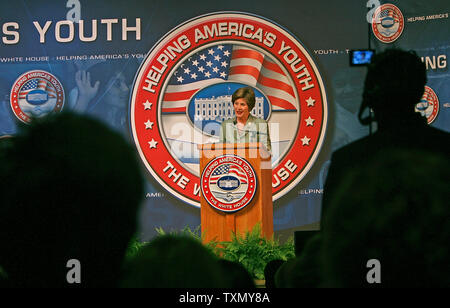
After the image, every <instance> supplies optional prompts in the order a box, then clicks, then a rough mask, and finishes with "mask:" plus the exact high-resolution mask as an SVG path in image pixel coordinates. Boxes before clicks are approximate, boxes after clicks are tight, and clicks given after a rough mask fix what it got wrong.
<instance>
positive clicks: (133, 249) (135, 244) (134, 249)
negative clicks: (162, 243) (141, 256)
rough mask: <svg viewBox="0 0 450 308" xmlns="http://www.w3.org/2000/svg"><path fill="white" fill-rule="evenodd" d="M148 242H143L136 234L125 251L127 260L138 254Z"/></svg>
mask: <svg viewBox="0 0 450 308" xmlns="http://www.w3.org/2000/svg"><path fill="white" fill-rule="evenodd" d="M147 243H148V242H141V241H140V240H139V239H138V238H137V237H136V236H134V237H133V238H132V239H131V240H130V243H129V244H128V248H127V250H126V252H125V260H130V259H132V258H134V256H136V254H137V253H138V252H139V250H140V249H141V248H142V247H144V246H145V245H147Z"/></svg>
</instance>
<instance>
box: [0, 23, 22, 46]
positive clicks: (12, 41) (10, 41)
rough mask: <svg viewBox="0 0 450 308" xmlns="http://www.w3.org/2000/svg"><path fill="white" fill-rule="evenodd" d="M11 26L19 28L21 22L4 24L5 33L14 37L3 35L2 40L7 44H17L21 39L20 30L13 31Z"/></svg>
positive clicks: (15, 28)
mask: <svg viewBox="0 0 450 308" xmlns="http://www.w3.org/2000/svg"><path fill="white" fill-rule="evenodd" d="M11 28H12V29H14V30H19V24H18V23H17V22H6V23H4V24H3V27H2V30H3V34H5V35H7V36H12V38H8V37H7V36H3V37H2V41H3V43H4V44H6V45H12V44H17V43H18V42H19V39H20V35H19V32H17V31H13V30H12V29H11Z"/></svg>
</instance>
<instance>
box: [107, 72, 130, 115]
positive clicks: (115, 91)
mask: <svg viewBox="0 0 450 308" xmlns="http://www.w3.org/2000/svg"><path fill="white" fill-rule="evenodd" d="M108 88H109V89H108V90H107V92H106V94H107V96H108V97H107V98H108V102H109V103H110V104H112V105H115V106H118V107H119V106H120V107H122V106H125V105H126V104H127V102H128V96H129V94H130V88H129V86H128V84H127V83H126V80H125V76H124V75H123V74H122V73H120V72H119V73H116V74H115V75H114V76H113V78H111V80H110V81H109V84H108Z"/></svg>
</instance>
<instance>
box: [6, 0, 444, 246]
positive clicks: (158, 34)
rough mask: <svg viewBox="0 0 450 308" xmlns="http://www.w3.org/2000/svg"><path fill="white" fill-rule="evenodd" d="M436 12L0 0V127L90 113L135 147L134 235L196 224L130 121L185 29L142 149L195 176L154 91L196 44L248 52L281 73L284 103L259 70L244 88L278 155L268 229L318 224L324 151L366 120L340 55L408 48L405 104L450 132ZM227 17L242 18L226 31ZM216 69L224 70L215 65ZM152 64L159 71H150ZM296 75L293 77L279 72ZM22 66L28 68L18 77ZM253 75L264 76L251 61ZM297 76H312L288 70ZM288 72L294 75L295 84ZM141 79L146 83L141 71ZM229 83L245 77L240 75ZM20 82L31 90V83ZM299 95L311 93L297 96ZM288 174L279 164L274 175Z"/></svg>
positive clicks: (358, 78)
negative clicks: (422, 69)
mask: <svg viewBox="0 0 450 308" xmlns="http://www.w3.org/2000/svg"><path fill="white" fill-rule="evenodd" d="M219 12H228V17H227V18H229V19H228V21H227V22H228V23H227V22H225V23H224V24H226V26H224V28H223V29H222V30H223V31H225V32H226V31H228V32H227V33H225V34H223V37H221V36H222V35H221V34H220V31H221V30H220V23H219V22H220V18H222V17H224V16H225V15H226V14H225V15H224V14H223V13H219ZM449 12H450V5H449V2H448V1H445V0H431V1H421V2H418V1H412V0H411V1H409V0H402V1H389V2H387V1H374V0H369V1H365V0H362V1H361V0H351V1H340V2H337V1H333V2H331V1H320V0H319V1H303V0H301V1H299V0H295V1H287V0H280V1H267V0H259V1H235V0H229V1H225V2H222V1H203V0H198V1H190V2H186V1H174V0H164V1H142V0H129V1H118V0H108V1H106V0H96V1H84V0H79V1H78V0H68V1H66V0H61V1H50V0H38V1H25V0H21V1H2V3H1V4H0V36H1V39H0V95H1V96H0V135H13V134H15V132H16V129H17V124H18V123H19V122H25V123H26V122H27V121H29V117H30V116H45V115H46V114H48V113H50V112H60V111H61V110H70V109H72V110H76V111H77V112H81V113H87V114H91V115H92V116H94V117H96V118H98V119H100V120H101V121H104V122H105V123H106V124H107V125H109V126H111V127H112V128H114V129H116V130H117V131H119V132H121V133H122V134H123V135H124V137H125V138H127V139H128V140H129V141H130V143H132V144H134V145H135V146H136V155H138V156H139V157H140V159H141V160H142V168H143V170H144V173H145V174H146V195H145V196H143V199H144V202H143V207H142V211H141V213H140V225H141V230H140V232H141V236H142V238H143V239H148V238H151V237H152V236H153V235H154V234H155V228H156V227H162V228H163V229H166V230H169V229H181V228H183V227H185V226H191V227H193V228H194V227H196V226H198V225H199V224H200V209H199V206H198V205H197V204H196V201H195V200H194V199H195V196H194V197H192V198H193V199H192V198H191V197H189V196H188V193H186V196H183V192H182V191H180V189H179V188H173V185H174V184H180V182H178V183H171V181H172V180H173V179H171V178H168V176H167V174H165V172H164V171H161V170H159V169H157V167H154V166H153V165H152V164H153V162H152V160H160V159H163V160H164V159H166V158H165V157H161V156H160V155H162V154H151V152H148V151H149V148H151V147H152V145H151V144H150V147H147V148H145V149H143V141H142V140H140V137H139V134H140V133H139V129H138V125H141V124H142V123H140V122H139V121H140V117H141V115H142V112H143V111H138V109H137V106H138V105H139V104H140V103H141V101H139V99H140V96H139V95H140V93H139V91H141V90H142V85H141V84H142V82H143V81H144V82H145V76H147V77H148V76H149V75H148V69H149V68H151V65H153V64H154V63H155V62H152V61H156V60H155V59H157V56H158V55H160V54H161V50H163V49H162V48H163V47H164V44H165V42H166V41H170V40H173V41H174V42H175V41H177V39H179V38H180V35H182V34H183V33H188V32H187V31H188V30H189V27H192V31H193V32H192V33H193V35H194V34H196V35H197V36H196V39H195V41H194V39H189V45H190V46H187V44H185V45H184V47H186V48H184V47H180V45H182V44H183V40H179V41H178V43H179V45H178V46H176V45H174V46H175V47H174V48H175V49H177V50H178V51H177V50H175V49H172V52H173V53H172V54H170V53H166V57H165V58H161V59H166V64H167V70H166V71H164V72H161V73H162V74H161V76H159V75H158V74H157V73H155V71H153V73H154V74H155V75H153V77H154V79H155V80H156V79H158V77H157V76H159V77H161V81H158V82H156V81H155V84H158V86H159V83H160V85H161V89H158V91H160V93H159V94H160V95H159V101H158V100H155V101H153V102H152V103H153V104H154V105H153V106H152V107H153V108H156V110H154V111H155V116H156V119H155V120H154V121H153V120H152V121H153V122H152V123H153V124H152V125H155V126H154V127H153V126H152V129H153V128H155V129H156V128H157V129H158V131H159V135H158V136H159V137H161V138H162V139H161V140H160V139H153V140H151V139H149V140H148V141H154V142H158V143H157V144H156V143H154V144H153V146H154V147H157V146H158V147H159V146H165V147H166V148H167V151H168V152H169V153H171V155H172V156H173V159H174V161H176V162H177V163H179V165H180V166H182V167H183V168H185V170H183V172H184V173H183V172H181V171H182V170H180V169H178V171H180V172H181V173H183V175H184V174H186V175H189V176H192V177H193V178H195V177H196V175H195V173H196V170H197V169H196V168H198V166H196V164H197V163H196V159H198V157H197V156H196V155H195V154H193V155H191V156H189V157H187V156H183V155H184V154H179V153H178V152H177V147H179V146H180V145H179V144H178V143H177V141H180V140H179V139H177V137H176V134H175V135H173V134H172V135H171V133H170V132H171V129H172V128H173V127H174V124H173V122H177V121H178V120H177V119H178V118H177V117H183V121H184V120H185V118H186V117H187V118H188V117H189V116H188V115H187V114H186V112H185V109H186V108H187V107H186V105H184V107H182V108H185V109H176V108H175V109H173V110H172V111H170V110H168V109H167V110H166V109H164V108H166V107H167V106H168V105H164V104H166V101H165V100H166V97H167V96H165V94H167V93H168V92H169V90H170V89H171V87H170V85H171V84H170V80H169V79H170V77H173V78H175V77H174V76H176V74H175V71H176V70H177V69H181V68H183V66H182V65H188V64H189V63H191V62H189V61H191V60H189V57H195V56H198V57H200V56H201V54H200V51H202V50H204V51H207V48H210V49H214V48H215V49H214V52H216V53H218V52H219V50H218V48H219V46H221V44H224V45H226V44H228V45H226V46H228V48H230V49H229V52H230V54H233V53H234V55H237V54H238V52H236V50H237V49H238V48H237V47H239V46H243V47H245V48H249V49H252V50H256V51H258V52H259V53H260V54H262V55H263V56H264V57H266V58H267V60H271V61H272V62H273V63H276V64H277V65H278V67H279V68H281V70H282V71H283V72H284V73H285V76H286V77H285V78H287V79H286V80H287V83H288V84H289V85H290V86H291V89H293V92H292V93H293V94H292V95H293V101H292V107H289V106H290V105H289V106H288V107H286V105H283V104H281V103H279V104H276V103H274V102H275V99H272V97H273V96H276V95H275V94H274V93H275V92H274V91H275V90H273V88H272V90H267V87H265V85H263V84H262V82H261V80H260V79H259V80H258V81H257V83H256V86H255V84H254V86H255V87H257V88H258V87H259V89H262V90H261V92H262V94H263V95H265V97H266V98H267V97H269V98H268V102H269V104H271V112H272V113H271V118H270V119H271V120H270V121H269V122H270V123H271V124H274V127H275V130H274V131H273V132H274V133H277V134H278V135H277V136H276V137H275V138H273V139H274V141H275V148H276V149H277V150H276V151H275V152H276V153H275V154H276V155H275V156H277V157H278V161H277V160H276V159H274V161H273V167H274V178H273V181H274V183H275V184H276V182H277V180H280V183H281V184H280V186H279V187H281V188H280V189H278V188H277V187H274V228H275V232H283V231H293V230H308V229H309V230H310V229H318V228H319V225H320V214H321V197H322V194H323V184H324V180H325V177H326V173H327V167H328V164H329V158H330V155H331V152H332V151H333V150H335V149H337V148H338V147H341V146H343V145H344V144H346V143H348V142H350V141H353V140H355V139H358V138H360V137H362V136H365V135H367V134H368V133H369V129H368V127H364V126H361V125H360V124H359V122H358V120H357V117H356V115H357V112H358V109H359V105H360V101H361V94H362V85H363V81H364V75H365V68H364V67H350V66H349V61H348V58H349V56H348V52H349V50H351V49H360V48H369V47H371V48H373V49H375V50H376V51H381V50H384V49H385V48H389V47H394V46H395V47H400V48H404V49H414V50H415V51H416V52H417V53H418V54H419V56H421V57H422V58H423V61H424V62H425V63H426V65H427V71H428V84H427V88H426V93H425V94H426V95H425V96H424V98H423V100H422V101H421V103H420V104H419V105H418V109H417V110H418V112H422V113H423V115H424V116H427V117H428V120H429V125H432V126H435V127H438V128H440V129H442V130H446V131H450V121H449V116H450V110H449V107H450V89H449V87H448V84H449V80H450V75H449V73H448V64H447V54H448V51H449V49H450V35H449V29H450V22H449ZM225 17H226V16H225ZM208 18H209V19H208ZM214 18H218V19H217V20H218V21H217V23H216V25H217V26H218V27H219V28H217V29H216V30H217V32H216V33H215V34H210V37H209V38H208V39H206V38H205V39H204V40H202V39H201V36H202V35H203V36H207V35H208V34H207V32H206V30H205V28H204V27H203V26H200V23H201V22H208V21H210V19H211V20H213V19H214ZM224 20H225V19H224ZM372 21H374V22H372ZM232 22H234V24H235V25H236V29H235V34H234V36H233V35H231V34H230V33H232V30H230V27H231V26H230V24H231V23H232ZM196 25H199V26H198V28H197V30H200V34H199V32H194V28H195V27H196ZM209 25H210V26H211V28H208V29H212V24H209ZM240 25H242V26H245V25H250V26H249V27H247V28H246V30H245V29H244V28H245V27H244V28H242V29H241V30H239V26H240ZM257 25H262V26H261V27H262V29H263V30H262V32H261V33H258V26H257ZM202 27H203V28H202ZM225 27H227V28H226V29H225ZM183 31H184V32H183ZM202 31H203V32H202ZM211 31H212V30H211ZM245 31H247V32H245ZM211 33H212V32H211ZM245 33H247V34H249V37H246V36H245V35H244V34H245ZM270 33H272V36H271V34H270ZM177 35H178V36H177ZM186 35H188V34H186ZM259 35H261V37H259ZM199 36H200V39H199V38H198V37H199ZM250 36H251V37H250ZM193 37H194V36H193ZM289 42H290V43H291V45H292V44H293V45H295V46H297V47H298V48H297V47H296V48H297V49H295V48H292V50H294V49H295V50H298V51H296V53H293V52H292V53H289V52H290V51H289V49H288V47H286V46H288V43H289ZM184 43H187V41H184ZM202 44H203V45H202ZM283 47H284V48H285V49H284V50H283ZM291 47H292V46H291ZM166 50H167V49H166ZM174 50H175V51H174ZM158 52H160V53H159V54H158ZM222 52H223V50H222ZM296 54H298V56H299V58H301V59H302V61H301V63H304V64H305V65H306V68H307V69H308V71H307V70H306V69H305V70H302V71H299V69H300V67H299V65H300V64H301V63H300V62H295V60H296V59H297V58H296V57H295V56H296ZM171 55H172V56H171ZM221 56H222V57H223V56H224V54H221ZM152 57H153V58H152ZM212 61H213V60H212ZM299 61H300V60H299ZM269 62H270V61H269ZM152 63H153V64H152ZM206 63H207V62H205V64H206ZM221 63H222V62H218V63H217V64H218V65H219V64H221ZM160 64H161V62H160ZM290 64H291V66H290ZM171 65H172V66H171ZM229 66H231V68H227V67H229ZM232 66H233V62H232V61H228V62H225V64H223V66H222V68H223V69H224V70H223V73H224V76H226V77H223V76H222V77H223V78H225V79H224V80H225V81H227V82H228V83H232V82H236V80H238V79H233V78H234V77H232V76H233V73H236V70H237V68H235V67H234V68H232ZM210 68H211V69H212V68H213V67H212V66H211V67H210ZM218 68H220V66H218ZM225 68H226V70H225ZM156 69H159V70H160V71H161V70H162V69H161V67H159V68H158V67H156V68H155V70H156ZM171 69H173V70H172V71H170V70H171ZM205 69H207V66H206V65H205ZM295 70H297V72H296V73H297V75H295V74H293V72H292V71H295ZM31 72H37V74H35V75H30V73H31ZM87 72H89V74H88V73H87ZM156 72H157V70H156ZM180 72H181V70H180ZM211 72H212V71H211ZM144 73H145V75H144ZM259 73H260V74H261V75H263V73H264V70H263V69H261V71H259ZM302 73H304V74H303V75H302V76H301V77H298V76H299V74H302ZM170 74H171V75H170ZM309 74H310V75H311V76H312V77H311V78H313V79H301V78H306V77H307V76H309ZM186 76H187V75H186ZM189 76H190V77H192V75H191V74H190V75H189ZM189 76H188V77H189ZM196 76H197V75H196ZM296 76H297V79H295V78H296ZM164 78H165V79H164ZM192 78H193V77H192ZM283 78H284V77H283ZM36 79H37V80H40V81H42V80H44V81H46V82H44V85H39V84H38V82H35V84H33V83H29V84H28V85H27V88H25V85H26V83H27V82H28V81H32V80H36ZM150 80H151V79H150ZM163 80H164V81H163ZM173 80H175V79H173ZM205 80H206V79H205ZM300 80H302V81H303V83H301V82H300V83H299V82H298V81H300ZM308 80H310V82H311V83H315V87H314V89H312V90H314V91H315V90H317V92H314V94H308V91H307V90H309V89H306V90H305V87H306V85H307V82H308ZM147 82H150V81H149V78H147ZM191 82H192V83H189V86H191V87H192V86H193V85H194V82H200V81H194V80H191ZM239 82H241V83H243V84H249V82H248V79H242V80H240V81H239ZM296 82H297V83H296ZM209 84H210V83H208V85H209ZM299 86H303V89H302V88H298V87H299ZM30 87H31V90H33V89H34V92H30V90H29V89H28V88H30ZM39 87H41V88H39ZM200 87H206V86H205V85H203V86H200ZM27 89H28V90H27ZM191 89H192V88H191ZM26 91H28V92H26ZM39 91H40V92H39ZM271 91H272V92H271ZM30 93H31V94H35V95H34V96H32V95H30ZM310 93H313V92H310ZM40 95H41V96H40ZM42 95H44V97H43V96H42ZM314 95H317V97H315V96H314ZM309 98H313V99H315V100H316V102H315V103H311V105H309V103H308V99H309ZM142 103H143V102H142ZM314 104H316V105H315V107H316V108H319V109H320V110H319V113H317V114H314V116H313V117H317V118H314V120H315V121H314V122H307V123H309V125H308V124H304V125H306V126H302V123H303V120H305V121H306V119H307V117H306V114H307V111H309V110H310V109H309V107H314V106H313V105H314ZM177 106H178V105H177ZM177 108H180V107H179V106H178V107H177ZM163 109H164V110H163ZM169 109H170V108H169ZM144 110H145V109H144ZM180 110H181V111H180ZM290 116H292V117H293V119H294V122H292V123H291V124H292V125H291V126H292V127H290V128H287V127H286V126H283V123H282V122H283V121H284V120H277V119H290V118H289V117H290ZM186 121H187V120H186ZM171 123H172V124H171ZM186 123H189V121H187V122H186ZM312 123H313V124H312ZM191 124H192V123H191ZM147 125H150V122H148V124H147ZM277 125H278V126H277ZM194 126H195V125H194V124H192V127H191V128H192V131H193V132H194V131H196V130H195V128H194ZM309 126H311V127H309ZM146 128H147V129H148V128H149V127H148V126H146ZM276 128H278V129H279V131H277V130H276ZM312 128H314V129H316V128H317V129H316V130H315V131H314V132H311V134H316V135H314V136H315V137H313V136H312V135H308V134H309V132H308V131H306V130H305V129H312ZM289 129H291V131H289ZM200 135H201V140H202V142H203V141H205V138H206V137H207V138H210V139H208V140H213V141H214V140H215V136H214V134H212V135H211V134H203V135H202V133H200ZM206 135H207V136H206ZM174 136H175V137H174ZM155 138H156V137H155ZM202 138H203V139H202ZM303 138H306V139H303ZM181 139H182V138H181ZM289 140H290V141H289ZM296 142H298V144H299V146H298V147H297V143H296ZM196 143H198V140H196V139H195V138H194V139H193V140H192V141H191V142H190V144H191V145H195V144H196ZM308 146H309V147H308ZM294 147H297V149H294ZM297 151H298V152H297ZM308 151H309V152H308ZM305 153H306V154H305ZM152 155H154V156H152ZM301 155H305V158H298V159H299V162H298V163H297V162H296V161H295V159H296V158H297V156H301ZM302 159H303V160H304V161H303V160H302ZM167 161H170V160H167ZM289 161H290V162H291V163H292V164H296V165H295V166H297V170H296V171H295V172H297V173H295V172H294V171H293V170H289V166H290V167H292V166H293V165H292V164H291V165H289ZM286 163H287V164H288V165H286ZM283 168H284V169H283ZM291 169H294V168H291ZM287 171H292V173H283V172H287ZM289 176H290V177H289ZM172 182H173V181H172ZM190 183H191V184H193V181H190ZM181 184H183V183H181ZM275 184H274V186H276V185H275ZM2 185H5V184H4V183H2ZM178 186H179V187H181V186H183V185H181V186H180V185H178ZM177 189H178V190H177ZM193 189H194V192H195V188H193ZM277 189H278V190H277ZM194 195H195V194H194ZM197 196H198V194H197Z"/></svg>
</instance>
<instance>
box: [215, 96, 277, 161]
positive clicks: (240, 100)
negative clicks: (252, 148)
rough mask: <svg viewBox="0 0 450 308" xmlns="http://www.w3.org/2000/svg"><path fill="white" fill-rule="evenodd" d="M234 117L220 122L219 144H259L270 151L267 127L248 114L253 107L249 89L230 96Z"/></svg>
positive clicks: (253, 100) (260, 120)
mask: <svg viewBox="0 0 450 308" xmlns="http://www.w3.org/2000/svg"><path fill="white" fill-rule="evenodd" d="M231 101H232V103H233V108H234V112H235V114H236V116H235V117H234V118H231V119H228V120H225V121H223V122H222V125H221V131H220V142H222V143H249V142H261V143H262V144H263V145H264V146H265V147H266V149H267V151H269V152H270V151H271V148H272V146H271V144H270V135H269V125H268V124H267V122H266V121H265V120H264V119H261V118H257V117H254V116H253V115H251V114H250V112H251V111H252V109H253V107H255V92H254V91H253V89H252V88H251V87H244V88H239V89H237V90H236V91H235V92H234V93H233V95H232V96H231Z"/></svg>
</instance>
